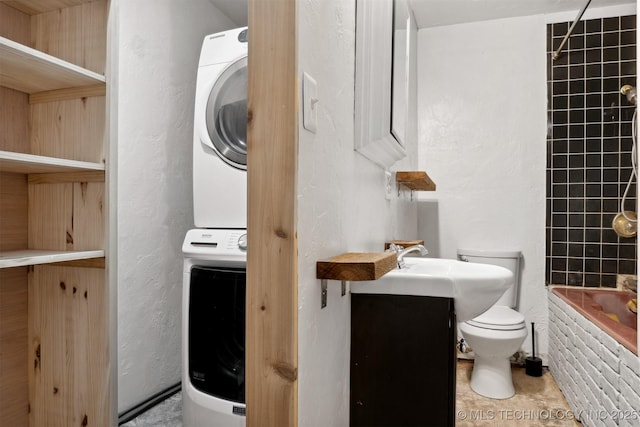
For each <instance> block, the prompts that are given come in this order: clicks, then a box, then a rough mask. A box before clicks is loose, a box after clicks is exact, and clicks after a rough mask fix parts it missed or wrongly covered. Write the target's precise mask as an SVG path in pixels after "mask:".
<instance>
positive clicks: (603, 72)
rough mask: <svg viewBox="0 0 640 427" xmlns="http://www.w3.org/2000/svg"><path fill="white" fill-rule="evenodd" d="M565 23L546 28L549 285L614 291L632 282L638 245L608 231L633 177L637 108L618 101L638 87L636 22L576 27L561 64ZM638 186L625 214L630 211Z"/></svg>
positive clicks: (620, 19)
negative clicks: (626, 277)
mask: <svg viewBox="0 0 640 427" xmlns="http://www.w3.org/2000/svg"><path fill="white" fill-rule="evenodd" d="M570 24H571V23H570V22H564V23H555V24H549V25H548V26H547V57H548V73H547V74H548V108H549V110H548V117H549V124H548V136H547V223H546V244H547V245H546V248H547V249H546V250H547V256H546V275H545V277H546V282H547V284H556V285H577V286H606V287H615V286H616V276H617V274H636V238H620V237H618V236H617V234H616V233H615V232H614V231H613V229H612V227H611V223H612V221H613V218H614V217H615V215H616V214H617V213H618V212H619V211H620V200H621V198H622V195H623V193H624V191H625V187H626V185H627V181H628V180H629V177H630V176H631V172H632V160H631V151H632V145H633V140H632V117H633V113H634V107H633V105H631V104H630V103H629V102H628V101H627V99H626V98H625V97H624V95H622V94H621V93H620V88H621V87H622V86H623V85H625V84H630V85H633V86H635V84H636V17H635V15H633V16H622V17H613V18H602V19H592V20H586V21H581V22H579V23H578V24H577V26H576V28H575V29H574V31H573V34H572V36H571V37H570V38H569V41H568V43H567V44H566V45H565V47H564V49H563V51H562V53H561V56H560V57H559V58H558V59H557V60H555V61H553V60H552V59H551V57H552V53H553V51H555V50H556V49H557V48H558V46H559V45H560V43H561V41H562V38H563V37H564V36H565V34H566V33H567V32H568V30H569V26H570ZM635 195H636V185H635V180H634V183H633V185H632V186H631V188H630V189H629V192H628V198H627V202H626V204H625V209H626V210H630V211H635V206H636V197H635Z"/></svg>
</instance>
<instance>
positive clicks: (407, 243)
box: [384, 240, 424, 251]
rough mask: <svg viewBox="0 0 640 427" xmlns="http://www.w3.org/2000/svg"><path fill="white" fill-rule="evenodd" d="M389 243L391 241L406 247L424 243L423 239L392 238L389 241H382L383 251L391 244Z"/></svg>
mask: <svg viewBox="0 0 640 427" xmlns="http://www.w3.org/2000/svg"><path fill="white" fill-rule="evenodd" d="M391 243H393V244H394V245H396V246H402V247H403V248H408V247H409V246H415V245H424V240H392V241H390V242H384V250H385V251H386V250H387V249H389V246H391Z"/></svg>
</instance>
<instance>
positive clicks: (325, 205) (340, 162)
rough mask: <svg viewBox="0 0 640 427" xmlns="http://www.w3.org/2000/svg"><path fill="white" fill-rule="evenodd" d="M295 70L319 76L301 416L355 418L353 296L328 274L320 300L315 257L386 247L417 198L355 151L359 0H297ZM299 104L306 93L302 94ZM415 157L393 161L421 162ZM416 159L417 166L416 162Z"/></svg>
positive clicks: (304, 264) (301, 272) (318, 420)
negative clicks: (395, 191)
mask: <svg viewBox="0 0 640 427" xmlns="http://www.w3.org/2000/svg"><path fill="white" fill-rule="evenodd" d="M298 32H299V36H298V67H299V74H300V76H301V75H302V72H303V71H306V72H307V73H309V74H310V75H311V76H312V77H313V78H315V79H316V81H317V82H318V98H319V100H320V101H319V103H318V130H317V133H316V134H312V133H310V132H308V131H306V130H304V129H303V128H302V112H301V111H300V113H299V114H300V129H299V163H298V181H297V193H298V221H297V224H298V225H297V229H298V251H299V253H298V255H299V265H298V288H299V289H298V292H299V304H298V305H299V318H298V324H299V334H298V338H299V346H298V350H299V360H298V363H299V407H298V411H299V412H298V425H300V426H304V427H326V426H344V425H348V424H349V346H350V345H349V339H350V331H349V324H350V298H349V296H348V295H347V296H345V297H340V283H339V282H330V283H329V284H328V285H329V298H328V305H327V307H326V308H325V309H322V310H321V309H320V281H319V280H316V278H315V272H316V270H315V269H316V261H317V260H319V259H326V258H329V257H331V256H334V255H338V254H340V253H343V252H348V251H381V250H383V248H384V246H383V245H384V242H385V240H386V239H393V238H413V237H415V234H416V222H417V220H416V207H415V204H412V203H409V202H405V201H397V200H396V201H387V200H385V198H384V173H383V170H382V169H381V168H379V167H378V166H375V165H374V164H373V163H371V162H370V161H368V160H367V159H366V158H364V157H362V156H361V155H360V154H358V153H356V152H354V150H353V144H354V137H353V133H354V128H353V114H354V41H355V0H300V1H299V2H298ZM300 104H302V103H300ZM415 150H416V149H415V141H413V142H411V143H410V151H411V152H412V153H413V155H412V160H403V161H401V162H399V163H398V164H397V165H396V167H397V168H399V167H401V165H402V167H403V168H408V167H411V161H413V164H414V165H415V164H416V159H415V157H416V156H415V153H416V151H415ZM414 167H415V166H414Z"/></svg>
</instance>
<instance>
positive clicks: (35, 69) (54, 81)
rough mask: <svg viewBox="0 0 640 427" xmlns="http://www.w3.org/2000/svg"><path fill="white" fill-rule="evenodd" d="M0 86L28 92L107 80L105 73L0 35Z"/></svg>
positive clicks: (103, 82) (90, 84) (100, 82)
mask: <svg viewBox="0 0 640 427" xmlns="http://www.w3.org/2000/svg"><path fill="white" fill-rule="evenodd" d="M0 63H2V68H1V69H0V86H4V87H8V88H10V89H15V90H18V91H20V92H25V93H29V94H33V93H38V92H44V91H52V90H58V89H66V88H77V87H83V86H95V85H97V84H103V85H104V84H106V83H105V82H106V80H105V77H104V76H102V75H100V74H98V73H95V72H93V71H90V70H87V69H84V68H82V67H79V66H77V65H75V64H71V63H70V62H67V61H63V60H62V59H59V58H56V57H54V56H51V55H48V54H46V53H43V52H40V51H38V50H35V49H32V48H30V47H27V46H24V45H21V44H20V43H16V42H14V41H12V40H9V39H6V38H4V37H0Z"/></svg>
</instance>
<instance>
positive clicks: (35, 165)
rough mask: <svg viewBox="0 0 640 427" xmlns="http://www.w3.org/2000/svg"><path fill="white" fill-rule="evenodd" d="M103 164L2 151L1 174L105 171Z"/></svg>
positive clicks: (0, 155)
mask: <svg viewBox="0 0 640 427" xmlns="http://www.w3.org/2000/svg"><path fill="white" fill-rule="evenodd" d="M104 170H105V167H104V164H102V163H91V162H81V161H78V160H68V159H59V158H55V157H46V156H36V155H33V154H24V153H15V152H12V151H0V172H14V173H59V172H86V171H104Z"/></svg>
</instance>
